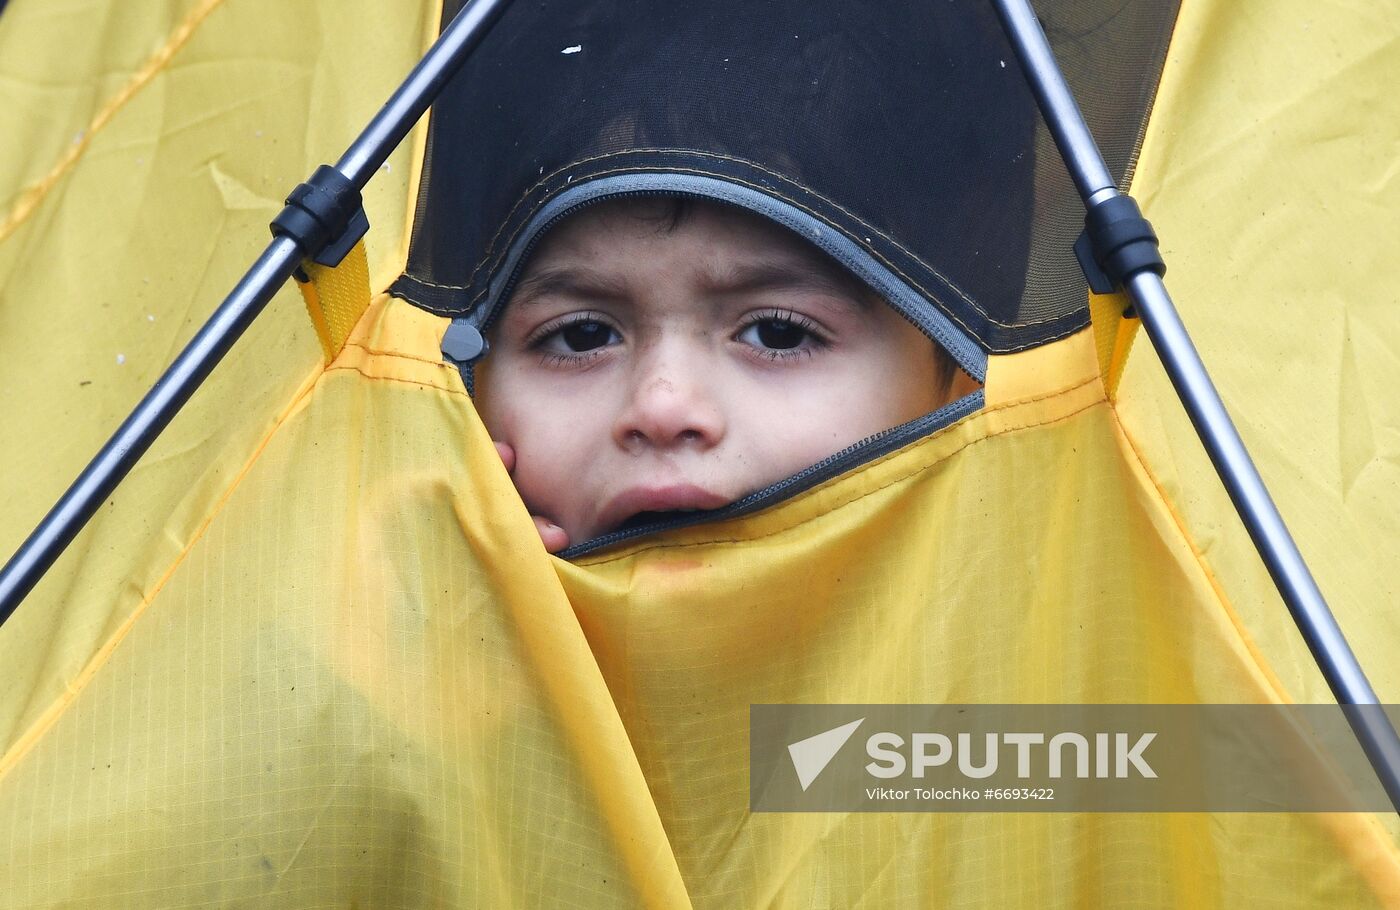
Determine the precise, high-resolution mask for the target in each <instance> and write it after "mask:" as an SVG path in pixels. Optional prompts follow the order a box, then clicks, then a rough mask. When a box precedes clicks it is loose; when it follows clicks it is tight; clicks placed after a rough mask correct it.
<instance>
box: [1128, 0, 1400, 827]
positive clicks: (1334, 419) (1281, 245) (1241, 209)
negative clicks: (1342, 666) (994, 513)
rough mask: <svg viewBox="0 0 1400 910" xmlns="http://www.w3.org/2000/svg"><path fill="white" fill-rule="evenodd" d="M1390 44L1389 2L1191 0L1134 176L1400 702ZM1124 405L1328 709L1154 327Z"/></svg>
mask: <svg viewBox="0 0 1400 910" xmlns="http://www.w3.org/2000/svg"><path fill="white" fill-rule="evenodd" d="M1398 46H1400V4H1397V3H1396V2H1393V0H1390V2H1382V3H1375V4H1353V3H1344V2H1333V0H1322V2H1317V3H1279V4H1269V5H1268V6H1267V7H1265V6H1260V5H1255V4H1238V3H1226V2H1211V0H1192V2H1186V3H1183V4H1182V12H1181V19H1180V21H1179V23H1178V27H1177V31H1176V35H1175V37H1174V40H1173V43H1172V47H1171V51H1170V55H1169V58H1168V63H1167V68H1166V72H1165V74H1164V78H1163V83H1162V88H1161V92H1160V94H1159V97H1158V100H1157V104H1156V107H1155V109H1154V114H1153V116H1152V119H1151V122H1150V123H1149V126H1148V130H1147V134H1146V139H1145V142H1144V145H1143V149H1142V156H1141V159H1140V161H1139V164H1138V167H1137V172H1136V177H1135V179H1134V183H1133V192H1134V195H1135V196H1137V197H1138V199H1139V200H1140V201H1141V202H1142V204H1143V208H1144V211H1145V213H1146V214H1147V216H1148V217H1149V218H1150V219H1151V220H1152V223H1153V226H1154V227H1155V228H1156V231H1157V233H1158V235H1159V236H1160V237H1161V240H1162V249H1163V253H1164V256H1165V258H1166V260H1167V263H1168V266H1167V269H1168V271H1167V276H1166V280H1167V286H1168V288H1169V290H1170V291H1171V292H1172V294H1173V296H1174V298H1175V300H1176V303H1177V307H1178V309H1179V310H1180V311H1181V314H1182V318H1183V320H1184V322H1185V323H1186V326H1187V328H1188V329H1189V330H1190V332H1191V334H1192V337H1193V339H1194V341H1195V344H1196V346H1197V348H1198V349H1199V350H1200V353H1201V356H1202V358H1203V360H1204V361H1205V363H1206V366H1207V368H1208V369H1209V370H1210V372H1211V374H1212V376H1213V378H1214V379H1215V381H1216V384H1217V385H1218V387H1219V389H1220V392H1221V395H1222V397H1223V399H1224V401H1225V405H1226V407H1227V408H1228V409H1229V411H1230V413H1231V415H1232V416H1233V418H1234V420H1235V422H1236V425H1237V426H1238V428H1239V430H1240V433H1241V435H1242V436H1243V438H1244V441H1245V444H1246V445H1247V446H1248V447H1249V450H1250V452H1251V454H1252V455H1253V457H1254V459H1255V462H1256V464H1257V465H1258V467H1259V470H1260V473H1261V474H1262V475H1263V478H1264V481H1265V483H1266V484H1267V485H1268V487H1269V489H1270V491H1271V493H1272V494H1273V496H1274V499H1275V501H1276V502H1277V503H1278V506H1279V509H1280V511H1281V513H1282V514H1283V517H1284V520H1285V521H1286V522H1287V524H1288V527H1289V529H1290V531H1291V532H1292V534H1293V536H1294V538H1295V539H1296V540H1297V542H1298V545H1299V548H1300V549H1301V551H1302V553H1303V555H1304V557H1305V558H1306V559H1307V560H1308V563H1309V566H1310V567H1311V569H1312V571H1313V574H1314V575H1315V576H1316V578H1317V581H1318V584H1319V586H1320V587H1321V589H1322V591H1323V593H1324V595H1325V596H1326V597H1327V598H1328V600H1329V603H1330V605H1331V607H1332V609H1333V611H1334V612H1335V613H1336V615H1337V619H1338V622H1339V623H1340V625H1341V627H1342V630H1343V632H1345V633H1346V635H1347V637H1348V639H1349V640H1350V643H1351V646H1352V648H1353V649H1354V650H1355V651H1356V653H1357V657H1358V658H1359V659H1360V661H1361V663H1362V666H1363V667H1364V668H1365V670H1366V671H1367V673H1368V675H1369V676H1370V679H1371V682H1372V684H1373V685H1374V686H1375V688H1376V690H1377V692H1378V694H1379V695H1380V697H1381V699H1382V700H1383V701H1387V702H1394V701H1396V700H1400V663H1397V661H1396V660H1395V652H1396V647H1397V643H1400V612H1397V611H1396V610H1395V605H1396V604H1397V603H1400V581H1398V580H1397V575H1396V571H1395V569H1396V566H1400V510H1397V508H1396V504H1397V503H1400V395H1397V394H1396V391H1395V390H1396V389H1400V256H1397V255H1396V251H1397V250H1400V215H1397V213H1398V212H1400V95H1398V94H1397V93H1396V92H1394V91H1393V90H1392V89H1391V87H1392V86H1394V85H1397V84H1400V53H1397V52H1396V49H1397V47H1398ZM1118 409H1119V413H1120V415H1121V417H1122V421H1123V425H1124V428H1125V431H1126V433H1127V435H1128V437H1129V438H1130V439H1131V440H1132V443H1133V445H1134V446H1135V447H1136V448H1137V449H1138V450H1139V451H1140V452H1141V455H1142V457H1143V459H1144V461H1145V462H1146V463H1147V465H1148V466H1149V469H1150V470H1151V472H1152V475H1153V477H1154V479H1155V481H1156V482H1157V483H1159V484H1160V485H1161V487H1162V489H1163V491H1164V493H1165V495H1166V496H1167V497H1168V498H1169V499H1170V500H1171V502H1172V503H1173V508H1174V510H1175V512H1176V513H1177V515H1178V516H1179V518H1180V520H1181V521H1182V523H1183V525H1184V526H1185V527H1186V529H1187V530H1188V532H1189V534H1190V537H1191V539H1192V540H1193V541H1194V545H1195V546H1196V548H1197V549H1198V550H1199V551H1200V552H1201V553H1202V554H1203V555H1204V558H1205V561H1206V563H1207V564H1208V566H1209V568H1210V570H1211V572H1212V574H1213V576H1214V577H1215V579H1216V582H1217V584H1218V585H1219V586H1220V588H1221V590H1222V592H1223V594H1224V595H1225V596H1227V597H1228V598H1229V600H1230V601H1231V603H1232V604H1233V605H1234V607H1235V609H1237V610H1238V611H1239V613H1240V615H1241V617H1242V620H1243V621H1244V623H1245V624H1246V626H1247V627H1248V628H1249V630H1250V632H1251V635H1252V636H1253V638H1254V639H1255V641H1256V642H1257V643H1258V645H1259V647H1260V648H1261V649H1262V650H1263V651H1264V652H1265V653H1266V654H1268V655H1269V658H1270V661H1271V663H1272V664H1273V665H1274V666H1275V667H1276V668H1277V670H1278V672H1279V674H1280V676H1281V678H1282V680H1283V682H1284V686H1285V688H1286V690H1287V691H1288V692H1289V694H1290V695H1291V697H1292V698H1294V699H1295V700H1297V701H1300V702H1327V701H1331V700H1332V699H1331V694H1330V692H1329V691H1328V689H1327V686H1326V684H1325V682H1324V681H1323V679H1322V677H1321V675H1320V674H1319V673H1318V672H1317V670H1316V667H1315V666H1314V664H1313V661H1312V659H1311V658H1310V656H1309V654H1308V651H1307V648H1306V646H1305V645H1304V643H1303V641H1302V639H1301V638H1300V636H1299V635H1298V634H1297V632H1296V631H1295V629H1294V626H1293V623H1292V621H1291V619H1290V618H1289V616H1288V614H1287V611H1286V609H1285V607H1284V605H1283V603H1282V601H1281V600H1280V598H1279V596H1278V594H1277V593H1276V592H1275V591H1274V588H1273V584H1272V582H1271V581H1270V579H1269V577H1268V574H1267V573H1266V571H1265V569H1264V566H1263V564H1262V563H1261V562H1260V560H1259V557H1258V556H1257V554H1256V553H1255V551H1254V549H1253V547H1252V545H1251V544H1250V542H1249V539H1248V537H1247V536H1246V535H1245V533H1244V531H1243V529H1242V527H1241V526H1240V523H1239V520H1238V518H1236V517H1235V515H1234V513H1233V510H1232V509H1231V508H1230V505H1229V501H1228V499H1227V498H1226V496H1225V493H1224V490H1223V488H1222V487H1221V484H1220V482H1219V480H1218V479H1216V477H1215V475H1214V472H1213V470H1212V468H1211V466H1210V464H1209V462H1208V461H1207V460H1206V458H1205V455H1204V453H1203V452H1202V450H1201V446H1200V444H1199V442H1197V440H1196V438H1195V435H1194V433H1193V431H1192V429H1191V426H1190V424H1189V422H1188V421H1187V420H1186V417H1185V415H1184V413H1183V411H1182V409H1181V407H1180V406H1179V405H1178V404H1177V403H1176V400H1175V396H1174V395H1173V393H1172V391H1171V387H1170V384H1169V383H1168V381H1167V378H1166V376H1165V374H1164V373H1163V371H1162V368H1161V366H1160V365H1159V363H1158V362H1157V359H1156V357H1155V356H1154V355H1153V354H1152V352H1151V349H1150V345H1149V344H1148V343H1147V341H1146V340H1145V339H1144V340H1143V341H1141V342H1140V343H1139V345H1138V346H1137V350H1136V353H1135V354H1134V355H1133V356H1132V357H1131V358H1130V359H1129V361H1128V365H1127V368H1126V370H1125V373H1124V376H1123V379H1122V384H1121V387H1120V390H1119V397H1118ZM1394 818H1395V817H1394V816H1393V815H1391V816H1389V818H1388V821H1390V822H1391V824H1392V825H1395V824H1396V823H1395V822H1394V821H1391V820H1393V819H1394ZM1397 830H1400V826H1398V827H1397Z"/></svg>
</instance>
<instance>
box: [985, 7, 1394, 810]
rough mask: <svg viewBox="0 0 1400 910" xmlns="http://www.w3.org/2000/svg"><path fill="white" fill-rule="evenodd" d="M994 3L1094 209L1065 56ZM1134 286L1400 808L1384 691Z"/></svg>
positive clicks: (1151, 296) (1168, 308) (1094, 178)
mask: <svg viewBox="0 0 1400 910" xmlns="http://www.w3.org/2000/svg"><path fill="white" fill-rule="evenodd" d="M992 2H993V4H994V5H995V6H996V10H997V15H998V16H999V17H1000V18H1001V22H1002V25H1003V27H1004V28H1005V29H1006V33H1007V37H1008V38H1009V39H1010V41H1011V45H1012V47H1013V48H1014V50H1015V53H1016V56H1017V58H1018V59H1019V60H1020V63H1021V69H1022V71H1023V72H1024V73H1025V75H1026V79H1027V81H1028V82H1029V83H1030V87H1031V92H1032V93H1033V94H1034V95H1035V99H1036V102H1037V103H1038V104H1039V106H1040V110H1041V113H1042V115H1043V116H1044V117H1045V121H1046V124H1047V126H1048V127H1049V129H1050V133H1051V135H1052V136H1053V137H1054V139H1055V144H1056V146H1057V147H1058V148H1059V150H1060V155H1061V157H1063V158H1064V160H1065V166H1066V167H1067V168H1068V170H1069V173H1070V177H1071V179H1073V181H1074V185H1075V188H1076V189H1078V191H1079V195H1080V196H1081V197H1082V198H1083V200H1084V204H1085V207H1086V208H1088V209H1090V210H1092V209H1093V208H1094V207H1095V206H1098V205H1100V204H1102V203H1103V202H1105V201H1107V200H1109V199H1112V198H1114V197H1116V196H1119V195H1121V194H1120V193H1119V192H1118V188H1117V186H1116V185H1115V183H1114V181H1113V177H1112V175H1111V174H1110V173H1109V170H1108V167H1107V165H1105V164H1104V160H1103V156H1102V155H1100V154H1099V149H1098V145H1097V144H1096V143H1095V142H1094V137H1093V135H1092V134H1091V133H1090V132H1089V127H1088V125H1087V124H1086V123H1085V122H1084V117H1083V115H1082V114H1081V113H1080V110H1079V105H1078V104H1077V103H1075V100H1074V95H1073V93H1072V92H1071V91H1070V89H1069V85H1068V84H1067V83H1066V82H1065V78H1064V75H1063V74H1062V73H1061V72H1060V68H1059V66H1058V64H1057V63H1056V62H1055V56H1054V53H1053V52H1052V51H1051V49H1050V42H1049V41H1048V40H1046V37H1045V32H1044V30H1043V29H1042V28H1041V26H1040V22H1039V20H1037V19H1036V16H1035V11H1034V10H1033V9H1032V8H1031V5H1030V2H1029V0H992ZM1124 285H1125V287H1124V289H1125V290H1126V291H1127V293H1128V295H1129V297H1130V298H1131V299H1132V302H1133V307H1134V308H1135V309H1136V311H1137V313H1138V315H1139V316H1140V317H1141V319H1142V324H1143V326H1144V327H1145V328H1146V329H1147V334H1148V337H1149V338H1151V340H1152V346H1153V348H1155V349H1156V351H1157V356H1158V357H1159V358H1160V359H1161V361H1162V365H1163V366H1164V367H1165V368H1166V371H1167V375H1168V376H1169V377H1170V378H1171V382H1172V385H1173V386H1174V387H1175V389H1176V393H1177V395H1178V396H1180V398H1181V401H1182V404H1183V405H1184V406H1185V408H1186V412H1187V414H1188V415H1189V416H1190V418H1191V423H1192V424H1193V425H1194V426H1195V428H1196V433H1197V434H1198V435H1199V436H1200V437H1201V442H1202V443H1203V444H1204V445H1205V448H1206V452H1207V453H1208V454H1209V455H1210V460H1211V462H1212V463H1213V464H1214V465H1215V470H1216V472H1217V473H1218V474H1219V475H1220V479H1221V480H1222V481H1223V482H1224V484H1225V489H1226V490H1227V491H1228V492H1229V494H1230V499H1231V500H1232V501H1233V502H1234V504H1235V508H1236V509H1237V510H1238V511H1239V514H1240V518H1241V519H1242V520H1243V522H1244V525H1245V528H1246V529H1247V530H1248V531H1249V536H1250V538H1251V539H1252V540H1253V541H1254V546H1255V547H1256V548H1257V549H1258V550H1259V555H1260V556H1261V557H1262V558H1263V560H1264V564H1265V566H1267V567H1268V570H1269V574H1270V575H1271V576H1272V577H1273V580H1274V584H1275V585H1276V586H1277V587H1278V591H1279V594H1280V595H1281V596H1282V597H1283V600H1284V602H1285V603H1286V604H1287V605H1288V610H1289V612H1290V613H1292V614H1293V621H1294V622H1295V623H1296V624H1297V626H1298V631H1299V632H1301V633H1302V635H1303V639H1304V641H1306V642H1307V645H1308V648H1309V650H1311V651H1312V655H1313V658H1314V659H1315V660H1316V661H1317V664H1318V667H1319V668H1320V669H1321V670H1322V674H1323V676H1324V677H1325V678H1326V680H1327V684H1328V685H1329V686H1330V687H1331V689H1332V694H1333V695H1334V696H1336V699H1337V702H1338V703H1339V704H1341V705H1345V706H1357V707H1356V708H1353V709H1351V710H1346V714H1347V719H1348V720H1349V721H1350V723H1351V726H1352V730H1353V731H1354V732H1355V733H1356V737H1357V739H1358V740H1359V741H1360V743H1361V746H1362V748H1363V749H1365V751H1366V756H1367V758H1368V759H1370V762H1371V766H1372V768H1374V769H1375V772H1376V775H1377V777H1379V778H1380V782H1381V785H1382V786H1383V787H1384V788H1385V791H1386V795H1387V796H1389V797H1390V802H1391V804H1392V805H1393V806H1394V807H1395V808H1396V810H1397V811H1400V737H1397V736H1396V733H1395V728H1394V727H1393V726H1392V725H1391V723H1390V720H1389V719H1388V718H1387V717H1386V715H1385V713H1384V711H1383V710H1382V709H1381V707H1380V706H1379V702H1378V699H1377V698H1376V693H1375V690H1373V689H1372V688H1371V683H1370V682H1369V681H1368V680H1367V679H1366V674H1365V672H1364V671H1363V670H1362V669H1361V664H1360V663H1358V662H1357V659H1356V655H1355V654H1354V653H1352V650H1351V647H1350V645H1348V644H1347V640H1346V637H1345V636H1344V635H1343V634H1342V630H1341V628H1340V627H1339V626H1338V625H1337V620H1336V617H1334V616H1333V615H1332V611H1331V609H1330V608H1329V607H1328V606H1327V602H1326V601H1325V600H1324V599H1323V597H1322V592H1321V591H1320V590H1318V587H1317V582H1315V581H1314V580H1313V577H1312V573H1310V572H1309V571H1308V567H1307V564H1306V563H1305V562H1304V561H1303V556H1302V554H1301V553H1299V552H1298V547H1297V545H1296V544H1295V543H1294V542H1293V538H1292V537H1291V536H1290V535H1289V533H1288V529H1287V528H1286V527H1285V526H1284V523H1283V518H1282V516H1280V515H1279V512H1278V509H1277V507H1275V505H1274V502H1273V500H1272V499H1271V498H1270V496H1269V492H1268V490H1267V489H1266V488H1265V486H1264V481H1263V479H1262V478H1260V476H1259V472H1258V470H1256V469H1255V467H1254V462H1253V461H1251V460H1250V457H1249V453H1248V451H1246V450H1245V447H1244V442H1243V441H1242V440H1241V439H1240V436H1239V433H1238V432H1236V430H1235V425H1234V423H1232V422H1231V420H1230V415H1229V414H1228V413H1227V412H1226V410H1225V405H1224V402H1222V401H1221V400H1220V395H1219V394H1218V393H1217V392H1216V390H1215V386H1214V385H1213V384H1212V382H1211V379H1210V375H1209V374H1208V373H1207V372H1206V368H1205V364H1204V363H1202V362H1201V358H1200V355H1199V354H1198V353H1197V352H1196V347H1195V345H1194V344H1192V342H1191V337H1190V335H1188V334H1187V332H1186V327H1185V326H1184V325H1183V324H1182V322H1181V317H1180V316H1179V315H1178V314H1177V311H1176V307H1175V306H1174V305H1173V303H1172V299H1171V297H1170V295H1168V293H1167V288H1166V285H1165V284H1163V283H1162V278H1161V275H1160V274H1158V273H1157V272H1154V271H1152V270H1150V269H1148V268H1142V269H1140V270H1138V271H1135V272H1133V273H1131V274H1129V275H1127V276H1126V280H1125V281H1124Z"/></svg>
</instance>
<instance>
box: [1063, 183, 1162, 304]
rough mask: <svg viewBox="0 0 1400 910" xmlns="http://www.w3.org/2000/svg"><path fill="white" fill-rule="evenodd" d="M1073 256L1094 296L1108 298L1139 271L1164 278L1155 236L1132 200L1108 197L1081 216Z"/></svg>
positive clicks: (1124, 196)
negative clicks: (1100, 295)
mask: <svg viewBox="0 0 1400 910" xmlns="http://www.w3.org/2000/svg"><path fill="white" fill-rule="evenodd" d="M1074 255H1075V258H1077V259H1078V260H1079V267H1080V268H1082V269H1083V270H1084V277H1085V278H1087V279H1089V287H1090V289H1092V290H1093V292H1094V293H1095V294H1112V293H1113V292H1114V291H1116V290H1118V289H1119V288H1120V287H1123V286H1125V285H1126V284H1127V281H1128V279H1129V278H1131V277H1132V276H1133V275H1135V274H1137V273H1138V272H1141V271H1142V270H1143V269H1147V270H1148V271H1152V272H1156V273H1157V275H1159V276H1161V275H1164V274H1166V271H1167V264H1166V263H1165V262H1163V261H1162V255H1161V253H1159V252H1158V251H1157V235H1156V234H1155V233H1154V232H1153V230H1152V225H1151V224H1149V223H1148V222H1147V219H1146V218H1144V217H1142V211H1141V210H1140V209H1139V208H1138V205H1137V203H1136V202H1134V201H1133V197H1131V196H1126V195H1117V196H1111V197H1109V198H1108V199H1103V200H1101V201H1099V202H1097V203H1095V204H1093V205H1091V206H1089V208H1088V211H1087V212H1085V214H1084V233H1082V234H1080V235H1079V239H1078V240H1076V241H1074Z"/></svg>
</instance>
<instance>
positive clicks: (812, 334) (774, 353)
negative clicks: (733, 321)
mask: <svg viewBox="0 0 1400 910" xmlns="http://www.w3.org/2000/svg"><path fill="white" fill-rule="evenodd" d="M736 340H738V341H741V342H743V343H744V344H747V345H751V346H752V347H754V348H756V349H757V350H758V353H760V354H762V355H763V356H765V357H768V358H770V359H777V358H780V357H789V356H793V355H796V354H802V353H810V352H811V348H813V347H823V346H825V344H826V340H825V339H824V338H823V337H822V336H821V335H820V334H819V333H818V332H817V329H816V326H815V325H813V324H812V323H811V322H809V321H808V320H806V319H803V318H802V317H800V316H798V315H797V314H795V313H784V314H764V315H761V316H759V318H757V319H755V320H753V321H752V322H750V323H749V324H748V325H746V326H745V327H744V328H743V329H742V330H741V331H740V332H739V334H738V335H737V336H736Z"/></svg>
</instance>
